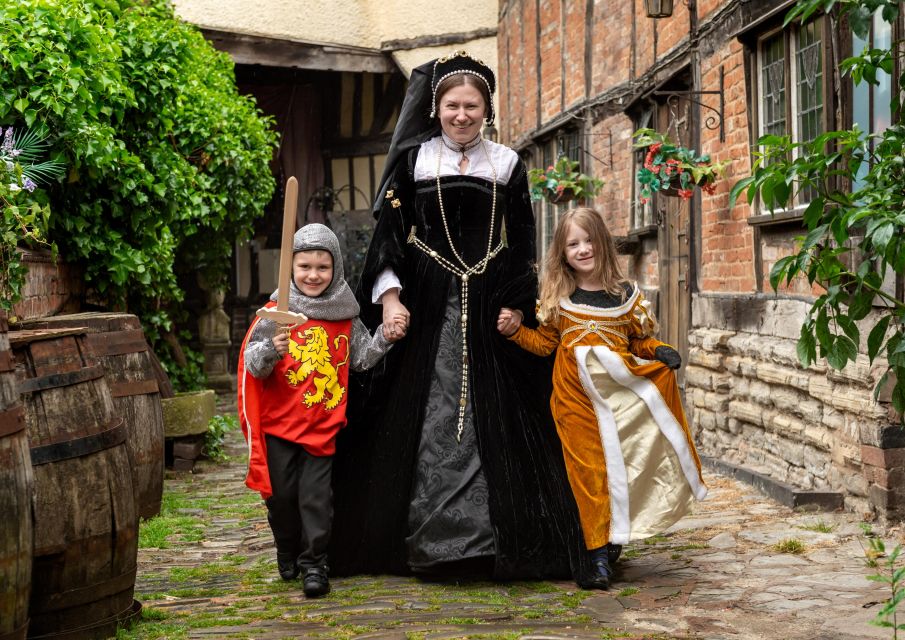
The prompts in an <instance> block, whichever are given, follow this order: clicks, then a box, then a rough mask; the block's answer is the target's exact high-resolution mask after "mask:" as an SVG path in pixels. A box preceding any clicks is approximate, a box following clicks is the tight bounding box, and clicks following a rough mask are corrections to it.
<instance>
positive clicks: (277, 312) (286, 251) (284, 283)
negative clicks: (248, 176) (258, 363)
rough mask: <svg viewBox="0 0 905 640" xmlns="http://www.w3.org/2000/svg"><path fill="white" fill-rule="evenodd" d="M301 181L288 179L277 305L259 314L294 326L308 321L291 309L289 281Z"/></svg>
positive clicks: (260, 311)
mask: <svg viewBox="0 0 905 640" xmlns="http://www.w3.org/2000/svg"><path fill="white" fill-rule="evenodd" d="M298 193H299V183H298V180H296V179H295V176H291V177H290V178H289V179H288V180H286V200H285V202H284V203H283V238H282V242H281V244H280V276H279V284H278V285H277V306H276V308H273V307H261V308H260V309H258V310H257V312H256V313H257V315H258V317H260V318H264V319H266V320H273V321H274V322H276V323H277V324H279V325H283V326H284V327H294V326H296V325H300V324H304V323H305V322H307V321H308V316H306V315H305V314H304V313H296V312H294V311H290V310H289V287H290V284H289V281H290V280H292V239H293V236H295V211H296V207H297V206H298Z"/></svg>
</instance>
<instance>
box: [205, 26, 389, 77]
mask: <svg viewBox="0 0 905 640" xmlns="http://www.w3.org/2000/svg"><path fill="white" fill-rule="evenodd" d="M201 32H202V33H203V34H204V37H205V38H207V40H208V41H210V43H211V44H213V45H214V47H216V48H217V49H219V50H220V51H225V52H226V53H228V54H229V55H230V56H231V57H232V59H233V61H235V62H236V63H237V64H260V65H265V66H268V67H288V68H296V69H315V70H319V71H351V72H356V73H357V72H367V73H389V72H392V71H396V64H395V63H394V62H393V61H392V60H391V59H390V57H389V56H388V55H387V54H385V53H383V52H382V51H379V50H377V49H366V48H363V47H347V46H343V45H332V44H323V43H311V42H297V41H293V40H281V39H279V38H265V37H263V36H251V35H245V34H241V33H231V32H228V31H215V30H213V29H202V30H201Z"/></svg>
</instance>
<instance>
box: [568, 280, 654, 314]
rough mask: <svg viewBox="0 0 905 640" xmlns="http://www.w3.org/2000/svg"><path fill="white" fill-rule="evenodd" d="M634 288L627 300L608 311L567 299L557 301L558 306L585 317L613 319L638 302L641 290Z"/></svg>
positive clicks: (626, 311)
mask: <svg viewBox="0 0 905 640" xmlns="http://www.w3.org/2000/svg"><path fill="white" fill-rule="evenodd" d="M634 287H635V290H634V291H633V292H632V295H630V296H629V297H628V299H627V300H626V301H625V302H623V303H622V304H621V305H619V306H618V307H610V308H609V309H604V308H602V307H595V306H593V305H589V304H578V303H576V302H572V301H571V300H569V299H568V298H561V299H560V301H559V306H560V307H562V308H563V309H565V310H566V311H575V312H578V313H584V314H586V315H593V316H602V317H604V318H615V317H616V316H621V315H624V314H626V313H628V312H629V310H630V309H631V308H632V306H633V305H634V304H635V301H636V300H638V296H639V295H640V294H641V289H640V288H639V287H638V285H634Z"/></svg>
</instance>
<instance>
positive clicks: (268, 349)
mask: <svg viewBox="0 0 905 640" xmlns="http://www.w3.org/2000/svg"><path fill="white" fill-rule="evenodd" d="M275 331H276V323H275V322H274V321H273V320H264V319H261V320H258V323H257V324H256V325H255V328H254V329H253V330H252V332H251V335H250V336H249V338H248V342H247V343H246V345H245V369H246V370H247V371H248V373H250V374H251V375H253V376H254V377H255V378H266V377H267V376H269V375H270V373H271V372H272V371H273V368H274V366H276V363H277V362H279V361H280V359H281V356H280V354H279V353H277V350H276V348H275V347H274V346H273V342H272V340H271V338H272V337H273V334H274V332H275Z"/></svg>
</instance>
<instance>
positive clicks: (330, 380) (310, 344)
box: [286, 326, 349, 409]
mask: <svg viewBox="0 0 905 640" xmlns="http://www.w3.org/2000/svg"><path fill="white" fill-rule="evenodd" d="M302 335H303V336H305V342H304V343H301V344H299V343H298V342H296V341H295V340H293V339H292V338H289V355H290V356H292V359H293V360H295V361H296V362H299V363H301V364H300V366H299V367H298V369H290V370H289V371H287V372H286V379H287V380H288V381H289V384H290V385H292V386H293V387H294V386H296V385H298V384H299V383H300V382H302V381H304V380H307V379H308V377H309V376H312V375H316V376H317V377H315V378H314V389H315V391H314V393H311V392H310V391H306V392H305V396H304V402H305V406H307V407H311V406H313V405H315V404H317V403H318V402H323V403H324V407H325V408H327V409H335V408H336V407H337V406H339V403H340V401H341V400H342V399H343V396H344V395H345V393H346V390H345V389H344V388H343V386H342V385H341V384H340V383H339V376H338V374H337V369H338V368H339V367H341V366H343V365H344V364H346V362H348V360H349V357H348V354H347V355H346V359H345V360H343V361H342V362H340V363H339V364H337V365H336V366H335V367H334V366H333V364H332V362H331V361H332V360H333V356H332V355H330V348H329V346H330V345H329V338H328V337H327V331H326V330H325V329H324V328H323V327H320V326H313V327H308V328H307V329H305V331H303V332H302ZM342 338H345V340H346V346H347V347H348V344H349V336H347V335H345V334H340V335H338V336H336V338H335V339H334V340H333V348H334V349H339V341H340V339H342ZM328 395H329V399H328V398H327V396H328Z"/></svg>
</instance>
